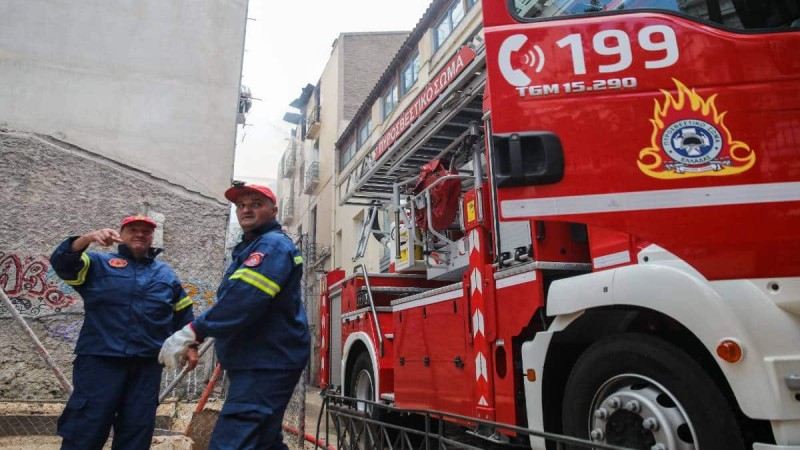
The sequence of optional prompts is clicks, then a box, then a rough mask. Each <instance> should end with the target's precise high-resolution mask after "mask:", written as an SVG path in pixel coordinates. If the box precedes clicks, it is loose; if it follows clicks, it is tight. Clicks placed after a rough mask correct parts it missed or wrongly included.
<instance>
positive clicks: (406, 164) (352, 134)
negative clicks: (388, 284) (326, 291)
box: [333, 0, 485, 275]
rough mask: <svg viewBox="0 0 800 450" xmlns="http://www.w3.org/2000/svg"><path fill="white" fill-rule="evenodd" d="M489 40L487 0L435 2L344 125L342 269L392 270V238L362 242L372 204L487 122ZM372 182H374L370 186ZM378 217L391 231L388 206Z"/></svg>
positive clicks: (338, 200) (339, 198) (338, 252)
mask: <svg viewBox="0 0 800 450" xmlns="http://www.w3.org/2000/svg"><path fill="white" fill-rule="evenodd" d="M482 42H483V39H482V17H481V4H480V1H478V0H434V1H433V2H432V3H431V5H430V6H429V7H428V9H427V10H426V12H425V13H424V15H423V16H422V18H421V19H420V21H419V22H418V24H417V26H416V28H415V29H414V30H413V31H412V32H411V33H410V34H409V36H408V39H407V40H406V41H405V42H404V43H403V45H402V47H401V50H400V52H398V53H397V55H395V57H394V58H393V59H392V61H391V62H390V63H389V65H388V66H387V67H386V68H385V71H384V73H383V75H382V76H381V78H380V79H379V80H378V82H377V83H376V84H375V85H374V86H373V87H372V89H371V91H370V93H369V95H368V96H367V98H366V100H365V101H364V102H363V104H362V105H361V106H360V107H359V109H358V111H357V112H356V114H355V116H354V117H353V120H352V121H351V122H350V123H349V125H348V126H347V127H346V128H345V129H344V130H343V131H342V134H341V135H340V137H339V139H338V140H337V142H336V155H337V161H336V168H337V170H336V173H335V180H336V181H335V184H336V187H335V190H336V194H335V196H336V197H335V199H334V203H335V204H336V205H338V206H337V208H336V214H334V232H335V233H336V237H337V239H336V240H335V241H334V249H333V254H334V267H336V268H340V269H343V270H345V273H346V274H348V275H349V274H352V273H353V269H354V267H355V266H356V265H357V264H364V265H365V266H366V267H367V269H368V270H369V271H370V272H386V271H387V270H389V266H390V260H391V258H390V256H391V251H392V250H391V249H390V248H389V246H388V245H386V244H388V242H386V241H385V242H384V243H381V242H380V241H379V239H373V238H372V237H369V238H368V239H366V246H364V242H363V240H362V239H363V237H362V233H361V230H362V228H364V227H363V224H364V220H369V217H370V214H369V210H370V208H369V207H370V206H371V205H373V204H374V203H375V201H376V200H378V201H380V202H382V203H386V202H387V200H388V199H390V198H391V195H392V189H393V187H392V183H391V181H390V180H392V179H396V178H398V177H399V178H403V177H407V178H409V179H410V178H413V177H415V176H418V175H419V173H420V169H421V168H422V165H423V164H424V161H427V160H430V159H432V157H434V156H435V155H437V154H440V155H444V154H446V153H447V152H448V151H451V149H449V147H448V146H450V145H451V144H452V143H453V142H455V141H456V140H458V139H459V138H460V137H462V136H463V134H464V133H465V132H467V130H468V128H469V123H470V121H480V120H481V116H482V110H481V108H482V104H481V103H482V102H481V99H482V88H483V83H484V80H485V74H484V73H483V72H484V70H483V68H484V60H483V51H482ZM376 173H377V174H378V176H377V177H375V176H373V175H374V174H376ZM381 175H385V176H381ZM368 180H369V182H370V183H372V185H369V186H367V185H365V183H367V182H368ZM376 192H379V193H380V196H378V197H376ZM347 205H349V206H347ZM374 220H375V223H374V224H369V226H368V227H367V228H369V229H372V228H375V229H380V230H381V231H382V232H383V233H388V232H390V230H391V228H392V222H393V218H392V216H391V215H390V214H389V213H388V212H387V211H385V210H379V211H377V213H376V214H375V218H374ZM374 235H375V236H376V237H377V236H378V235H376V234H374ZM384 235H385V234H384ZM359 244H361V246H362V248H363V253H364V256H363V258H362V259H361V260H357V261H352V260H351V259H350V258H349V256H348V255H349V254H352V252H354V251H355V250H356V249H358V248H359Z"/></svg>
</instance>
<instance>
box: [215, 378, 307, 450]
mask: <svg viewBox="0 0 800 450" xmlns="http://www.w3.org/2000/svg"><path fill="white" fill-rule="evenodd" d="M302 372H303V371H302V369H289V370H284V369H259V370H231V371H228V378H229V380H230V386H229V388H228V396H227V398H226V399H225V404H224V405H223V406H222V411H220V415H219V419H217V424H216V425H215V426H214V432H213V434H212V435H211V443H210V444H209V446H208V448H209V450H233V449H236V450H245V449H247V450H250V449H253V450H255V449H258V450H287V449H288V447H287V446H286V444H285V443H284V442H283V431H282V425H283V413H284V412H285V411H286V405H287V404H289V400H290V399H291V398H292V392H294V387H295V385H297V381H298V380H300V374H301V373H302Z"/></svg>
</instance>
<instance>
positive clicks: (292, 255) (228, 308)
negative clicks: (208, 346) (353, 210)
mask: <svg viewBox="0 0 800 450" xmlns="http://www.w3.org/2000/svg"><path fill="white" fill-rule="evenodd" d="M225 197H226V198H227V199H228V200H230V201H231V203H233V204H235V205H236V217H237V218H238V220H239V225H241V227H242V231H244V237H243V240H242V242H240V243H239V244H238V245H237V246H236V247H235V248H234V250H233V254H232V262H231V265H230V266H229V267H228V270H227V272H226V273H225V276H224V278H223V280H222V283H221V284H220V286H219V288H218V290H217V303H216V304H215V305H214V306H213V307H212V308H211V309H209V310H207V311H206V312H205V313H203V314H202V315H200V317H198V318H197V319H195V320H194V321H193V322H192V323H191V324H189V325H187V326H186V327H184V329H183V330H181V331H179V332H177V333H175V334H174V335H172V337H170V338H169V339H167V340H166V341H165V342H164V346H163V347H162V349H161V353H160V355H159V360H160V361H162V362H163V363H164V364H166V365H167V366H168V367H177V366H178V364H179V363H180V360H181V357H182V354H183V352H184V351H185V349H186V348H187V346H189V345H190V344H194V343H197V342H199V341H202V340H203V339H204V338H206V337H214V338H215V339H216V340H215V345H216V350H217V355H218V356H219V361H220V364H221V365H222V367H223V368H224V369H225V370H226V371H227V374H228V378H229V380H230V386H229V389H228V395H227V397H226V399H225V404H224V405H223V407H222V411H221V412H220V416H219V419H218V420H217V423H216V425H215V427H214V432H213V434H212V437H211V443H210V445H209V449H233V448H236V449H244V448H253V449H256V448H258V449H262V448H263V449H275V450H277V449H287V448H288V447H287V446H286V444H284V442H283V433H282V432H281V426H282V422H283V414H284V411H285V410H286V405H287V404H288V403H289V400H290V398H291V396H292V392H293V391H294V387H295V385H296V384H297V382H298V381H299V379H300V375H301V373H302V371H303V368H304V367H305V366H306V363H307V362H308V358H309V353H310V335H309V331H308V320H307V319H306V314H305V309H304V307H303V301H302V297H301V289H300V279H301V275H302V272H303V258H302V257H301V256H300V253H299V252H298V251H297V248H296V247H295V245H294V243H292V241H291V239H289V237H288V236H287V235H286V234H284V233H283V231H282V229H281V225H280V223H278V222H277V221H276V220H275V217H276V214H277V206H276V201H275V194H273V193H272V191H271V190H270V189H269V188H267V187H264V186H257V185H242V184H235V185H234V187H232V188H230V189H228V190H227V191H226V192H225Z"/></svg>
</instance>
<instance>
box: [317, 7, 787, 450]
mask: <svg viewBox="0 0 800 450" xmlns="http://www.w3.org/2000/svg"><path fill="white" fill-rule="evenodd" d="M482 14H483V27H484V28H483V36H482V38H477V39H475V40H473V41H471V42H470V45H469V46H465V47H464V48H463V49H462V51H459V53H458V54H456V55H455V56H454V59H453V62H452V64H450V65H448V67H451V68H452V70H451V71H450V72H443V73H445V74H446V75H447V76H448V77H451V78H453V81H452V83H451V84H450V85H449V86H448V87H447V89H446V90H444V91H442V93H441V95H440V96H439V98H440V99H442V100H441V102H438V103H436V102H432V103H430V104H424V105H423V106H424V108H420V109H419V110H418V111H416V113H415V116H416V117H412V118H411V120H410V122H411V123H410V125H409V124H408V122H409V120H406V122H404V123H399V125H398V126H399V129H398V130H397V131H398V133H394V134H393V135H391V136H389V138H390V139H388V141H387V140H384V141H382V143H381V145H380V149H377V148H376V151H374V152H373V154H371V155H370V156H368V157H367V158H365V159H366V160H367V161H366V162H365V163H364V164H363V166H362V167H361V168H359V169H358V170H356V171H355V172H354V175H353V176H352V177H351V180H349V181H352V183H351V184H348V185H347V186H346V187H347V189H350V190H349V191H348V195H347V196H346V198H344V199H343V200H342V202H343V203H354V204H357V201H356V200H358V199H361V200H363V201H364V203H362V204H365V205H370V206H371V208H370V216H369V217H370V219H369V220H368V223H372V220H373V219H372V217H373V216H374V214H372V213H373V211H374V209H375V208H387V209H388V211H389V214H390V217H393V218H394V220H393V225H392V226H391V229H389V230H384V234H386V235H389V238H387V239H386V241H387V242H388V246H389V249H390V251H391V254H392V265H391V270H390V271H389V273H366V271H365V270H363V267H359V268H357V270H356V271H355V273H353V274H345V273H344V272H342V271H333V272H330V273H328V274H327V276H326V280H325V283H324V284H325V286H324V288H323V293H322V298H321V308H322V313H321V318H322V324H321V330H322V335H321V342H320V344H321V348H322V352H321V361H320V369H321V370H320V373H321V379H320V383H321V384H322V385H323V386H328V387H332V388H338V389H341V391H342V393H343V394H345V395H348V396H354V397H358V398H362V399H369V400H374V401H378V402H386V403H390V404H393V405H395V406H396V407H399V408H411V409H424V410H436V411H445V412H451V413H455V414H459V415H463V416H467V417H472V418H475V419H481V420H489V421H494V422H499V423H507V424H513V425H519V426H523V427H528V428H530V429H534V430H545V431H551V432H554V433H564V434H568V435H572V436H577V437H581V438H585V439H591V440H593V441H595V442H598V443H606V444H617V445H621V446H625V447H630V448H636V449H647V450H649V449H656V450H667V449H699V450H707V449H725V450H733V449H745V448H746V449H755V450H776V449H783V450H788V449H800V28H797V26H798V23H799V22H800V21H798V19H800V2H798V1H796V0H761V1H754V0H610V1H609V0H601V1H589V0H580V1H572V0H508V1H504V0H484V2H483V4H482ZM459 58H460V59H459ZM448 67H446V68H445V69H448ZM445 69H443V70H445ZM448 70H449V69H448ZM437 77H438V75H437ZM437 77H434V78H437ZM432 83H433V81H432ZM430 86H432V87H436V86H435V85H430ZM438 89H439V90H440V91H441V85H439V86H438ZM426 90H427V89H423V93H422V94H421V97H422V98H423V99H424V93H425V92H426ZM420 111H422V112H420ZM404 120H405V119H404ZM444 131H448V132H447V133H444ZM437 133H439V135H440V136H444V135H447V136H451V139H450V141H449V143H448V144H447V145H446V146H443V147H441V148H440V149H437V151H430V149H431V145H432V144H431V143H432V142H433V139H434V138H435V137H436V136H437ZM397 136H401V137H397ZM378 150H379V151H378ZM387 180H389V181H387ZM349 181H348V182H349ZM475 432H476V433H478V434H481V433H482V434H484V435H485V437H487V438H490V439H493V440H496V441H502V440H508V439H513V437H509V436H506V435H504V434H502V433H494V432H493V430H475ZM530 446H531V447H532V448H544V447H545V445H544V443H543V441H542V440H540V439H538V438H531V439H530Z"/></svg>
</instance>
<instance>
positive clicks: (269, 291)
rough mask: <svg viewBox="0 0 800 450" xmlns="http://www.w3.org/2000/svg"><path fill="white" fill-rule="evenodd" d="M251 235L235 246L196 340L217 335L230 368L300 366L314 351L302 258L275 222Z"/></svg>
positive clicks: (197, 322)
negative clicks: (308, 317)
mask: <svg viewBox="0 0 800 450" xmlns="http://www.w3.org/2000/svg"><path fill="white" fill-rule="evenodd" d="M248 237H249V239H245V240H243V241H242V242H240V243H239V244H238V245H237V246H236V247H235V248H234V249H233V254H232V261H231V265H230V266H229V267H228V270H227V271H226V272H225V277H224V278H223V279H222V283H221V284H220V285H219V288H218V289H217V303H216V304H215V305H214V306H213V307H211V309H209V310H207V311H206V312H204V313H203V314H201V315H200V317H198V318H197V319H195V320H194V322H193V323H192V326H193V327H194V329H195V332H196V333H197V335H198V339H200V340H202V339H204V338H205V337H207V336H211V337H214V338H216V341H215V345H216V348H217V355H218V356H219V361H220V364H222V367H223V368H224V369H226V370H243V369H302V368H304V367H305V365H306V363H307V362H308V358H309V354H310V351H311V347H310V342H311V338H310V335H309V331H308V319H307V318H306V312H305V308H304V307H303V299H302V293H301V289H300V282H301V277H302V273H303V258H302V256H300V252H298V251H297V248H296V247H295V246H294V243H293V242H292V241H291V239H289V237H288V236H286V234H284V233H283V232H282V230H281V225H280V223H278V222H277V221H273V222H271V223H269V224H266V225H262V226H261V227H258V228H257V229H255V230H252V231H251V232H250V233H248Z"/></svg>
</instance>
